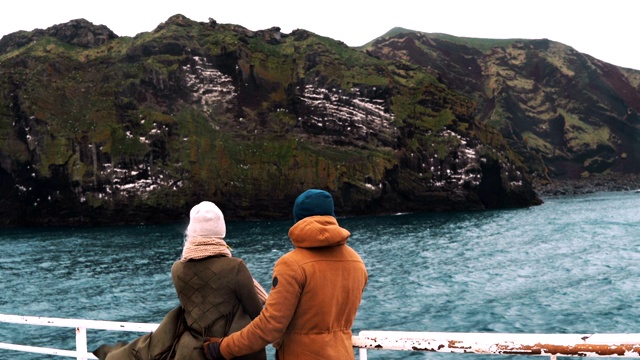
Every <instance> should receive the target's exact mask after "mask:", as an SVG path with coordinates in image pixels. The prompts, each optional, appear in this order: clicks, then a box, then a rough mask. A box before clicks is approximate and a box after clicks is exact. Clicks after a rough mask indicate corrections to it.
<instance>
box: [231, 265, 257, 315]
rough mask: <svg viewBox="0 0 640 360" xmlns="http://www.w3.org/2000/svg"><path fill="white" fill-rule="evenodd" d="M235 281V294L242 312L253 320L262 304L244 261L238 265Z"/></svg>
mask: <svg viewBox="0 0 640 360" xmlns="http://www.w3.org/2000/svg"><path fill="white" fill-rule="evenodd" d="M236 279H237V280H238V281H237V282H236V285H237V288H236V294H237V296H238V300H239V301H240V305H242V308H243V309H244V312H245V313H246V314H247V315H249V317H250V318H251V319H252V320H253V319H255V318H256V317H257V316H258V314H260V311H262V303H261V302H260V298H259V297H258V294H257V292H256V288H255V285H254V284H253V277H252V276H251V273H250V272H249V269H248V268H247V265H246V264H245V263H244V261H241V262H240V263H238V267H237V269H236Z"/></svg>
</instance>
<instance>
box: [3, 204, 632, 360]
mask: <svg viewBox="0 0 640 360" xmlns="http://www.w3.org/2000/svg"><path fill="white" fill-rule="evenodd" d="M639 209H640V193H634V192H617V193H598V194H590V195H582V196H575V197H565V198H554V199H545V204H544V205H542V206H537V207H533V208H529V209H517V210H501V211H489V212H464V213H454V214H405V215H396V216H379V217H363V218H347V219H340V223H341V225H342V226H344V227H345V228H347V229H349V230H350V231H351V232H352V237H351V239H350V240H349V244H350V245H351V246H352V247H353V248H354V249H356V250H357V251H358V252H359V253H360V254H361V256H362V258H363V260H364V261H365V263H366V265H367V269H368V271H369V284H368V286H367V289H366V291H365V294H364V297H363V301H362V304H361V306H360V309H359V312H358V316H357V318H356V321H355V324H354V329H353V330H354V333H357V332H358V331H360V330H406V331H445V332H446V331H454V332H517V333H625V332H626V333H640V307H638V306H637V305H638V303H640V292H639V291H638V286H637V283H638V278H640V267H638V264H640V210H639ZM223 210H224V209H223ZM290 225H291V221H256V222H230V223H228V226H227V227H228V229H227V233H228V235H227V241H228V243H229V244H230V245H231V247H232V248H233V254H234V256H237V257H240V258H242V259H244V260H245V262H246V263H247V265H248V266H249V269H250V270H251V271H252V273H253V275H254V277H256V279H258V281H260V283H262V284H263V285H264V286H265V287H267V285H268V284H270V277H271V269H272V266H273V264H274V263H275V261H276V260H277V259H278V258H279V257H280V256H281V255H282V254H284V253H285V252H287V251H289V250H290V249H291V243H290V241H289V239H288V238H287V231H288V228H289V226H290ZM185 226H186V224H170V225H165V226H137V227H114V228H91V229H78V228H56V229H4V230H0V254H2V256H1V259H0V274H1V275H2V289H3V291H2V292H1V293H0V313H3V314H15V315H28V316H50V317H63V318H85V319H96V320H116V321H135V322H159V321H161V320H162V317H163V316H164V314H165V313H166V312H167V311H168V310H170V309H171V308H173V307H174V306H176V305H177V304H178V301H177V299H176V295H175V292H174V289H173V286H172V284H171V279H170V268H171V265H172V263H173V262H174V261H175V260H176V259H177V258H178V257H179V255H180V251H181V247H182V231H183V230H184V228H185ZM138 335H139V334H134V333H114V332H101V331H95V330H94V331H90V332H89V348H90V349H92V348H95V347H96V346H98V345H99V344H101V343H104V342H114V341H117V340H130V339H133V338H135V337H136V336H138ZM0 342H13V343H17V344H24V345H36V346H48V347H59V348H66V349H72V348H73V347H74V331H73V329H57V328H48V327H33V326H28V325H20V326H18V325H11V324H2V323H0ZM268 350H269V351H270V353H269V354H270V356H272V354H273V352H272V348H271V347H268ZM426 356H437V357H449V358H454V357H455V358H460V356H466V355H456V354H453V355H452V354H424V353H417V352H416V353H412V352H399V351H395V352H394V351H369V358H371V359H405V358H425V357H426ZM49 358H51V359H61V358H60V357H53V356H52V357H47V356H43V355H37V354H22V355H21V354H19V353H16V352H9V351H2V350H0V359H49ZM492 358H495V357H492ZM499 358H503V357H499ZM474 359H479V358H478V357H474Z"/></svg>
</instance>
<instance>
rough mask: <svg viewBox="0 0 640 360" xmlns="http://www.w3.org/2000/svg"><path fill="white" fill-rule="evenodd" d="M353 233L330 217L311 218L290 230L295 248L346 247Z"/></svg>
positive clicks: (290, 236)
mask: <svg viewBox="0 0 640 360" xmlns="http://www.w3.org/2000/svg"><path fill="white" fill-rule="evenodd" d="M349 235H351V233H350V232H349V230H347V229H344V228H341V227H340V225H338V220H336V218H334V217H333V216H330V215H318V216H309V217H306V218H304V219H302V220H300V221H298V222H297V223H296V224H295V225H293V226H292V227H291V229H289V238H291V241H292V242H293V245H295V247H300V248H316V247H326V246H336V245H344V244H346V243H347V239H348V238H349Z"/></svg>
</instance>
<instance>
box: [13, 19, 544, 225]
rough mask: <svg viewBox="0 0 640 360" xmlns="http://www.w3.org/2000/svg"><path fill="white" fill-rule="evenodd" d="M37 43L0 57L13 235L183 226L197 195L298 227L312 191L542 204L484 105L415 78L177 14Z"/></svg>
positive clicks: (485, 204)
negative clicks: (300, 204)
mask: <svg viewBox="0 0 640 360" xmlns="http://www.w3.org/2000/svg"><path fill="white" fill-rule="evenodd" d="M40 31H42V30H36V31H34V32H30V33H17V34H14V35H16V36H14V37H11V39H13V40H12V41H8V40H7V42H5V43H4V44H5V45H4V47H2V46H0V49H2V50H3V52H1V53H0V75H1V76H0V140H1V141H0V189H2V190H3V195H2V198H1V199H0V204H1V205H4V206H3V207H2V208H0V225H2V226H19V225H30V226H33V225H107V224H140V223H155V222H166V221H177V220H181V219H184V218H185V217H186V216H187V215H188V211H189V209H190V208H191V207H192V206H193V205H194V204H196V203H198V202H200V201H202V200H211V201H215V202H216V203H217V204H218V205H219V206H220V207H221V209H223V211H224V212H225V216H226V217H227V218H228V219H256V218H289V217H290V216H291V215H290V214H291V206H292V204H293V201H294V199H295V197H296V196H297V195H298V194H299V193H300V192H302V191H304V190H306V189H308V188H322V189H326V190H328V191H330V192H331V193H332V194H333V196H334V199H335V203H336V212H337V213H338V214H339V215H341V216H346V215H366V214H383V213H397V212H408V211H451V210H483V209H491V208H504V207H521V206H531V205H536V204H539V203H540V202H541V201H540V199H539V198H538V196H537V195H536V193H535V192H534V190H533V187H532V184H531V178H530V177H529V175H528V174H527V173H528V170H527V168H526V167H525V166H523V164H522V162H521V160H520V158H519V157H518V156H517V155H516V154H515V153H514V152H513V151H512V150H511V149H510V148H509V146H508V144H507V143H506V142H505V141H504V139H503V137H502V135H501V134H499V133H497V132H496V131H495V130H493V129H492V128H490V127H487V126H485V125H484V124H482V123H478V122H476V121H475V119H474V117H473V113H474V111H475V103H474V102H473V101H471V100H469V99H468V98H466V97H464V96H461V95H460V94H459V93H457V92H455V91H453V90H452V89H451V88H448V87H446V86H444V85H442V84H441V83H438V81H437V80H436V79H435V78H433V77H431V75H430V74H429V73H428V72H425V71H424V70H423V69H421V68H420V67H417V66H413V65H408V64H406V63H397V62H383V61H380V60H378V59H375V58H373V57H371V56H368V55H366V54H364V53H362V52H359V51H357V50H354V49H349V48H348V47H346V46H345V45H344V44H342V43H339V42H335V41H331V40H330V39H326V38H322V37H318V36H316V35H314V34H312V33H309V32H306V31H302V30H299V31H296V32H294V33H293V34H291V35H287V34H281V33H280V30H279V29H278V28H272V29H268V30H264V31H256V32H251V31H248V30H247V29H244V28H242V27H241V26H237V25H223V24H217V23H215V21H209V22H208V23H198V22H194V21H191V20H189V19H187V18H185V17H184V16H181V15H176V16H173V17H171V18H170V19H169V20H168V21H167V22H165V23H163V24H161V25H159V26H158V27H157V28H156V29H155V30H153V32H150V33H143V34H139V35H138V36H136V38H135V39H126V38H117V37H115V36H114V37H111V35H110V32H109V31H107V29H106V28H100V27H94V26H92V25H91V24H90V23H87V22H84V21H73V22H70V23H68V24H63V25H56V26H54V27H52V28H49V29H47V30H44V31H45V32H47V34H48V35H47V36H51V37H54V38H55V39H57V40H56V41H61V42H63V43H64V44H71V45H73V46H68V45H62V44H61V43H59V42H55V41H54V42H51V41H50V40H47V39H45V38H44V37H42V36H41V35H38V34H39V32H40ZM99 34H102V35H100V36H98V35H99ZM19 38H20V39H21V38H29V39H31V40H30V44H31V45H29V46H21V45H19V44H20V42H19V41H17V40H16V39H19ZM92 39H93V40H92ZM97 39H107V40H106V42H105V43H101V41H102V40H97ZM14 40H15V41H14ZM2 41H5V38H3V40H2ZM6 44H10V45H6ZM0 45H1V44H0ZM89 46H93V47H89ZM107 50H108V51H107ZM44 89H46V91H45V90H44Z"/></svg>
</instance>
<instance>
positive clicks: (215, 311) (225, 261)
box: [93, 201, 267, 360]
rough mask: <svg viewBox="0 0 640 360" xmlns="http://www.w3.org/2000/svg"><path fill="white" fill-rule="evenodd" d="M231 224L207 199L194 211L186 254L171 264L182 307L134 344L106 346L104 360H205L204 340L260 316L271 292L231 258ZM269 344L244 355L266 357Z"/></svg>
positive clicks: (255, 358)
mask: <svg viewBox="0 0 640 360" xmlns="http://www.w3.org/2000/svg"><path fill="white" fill-rule="evenodd" d="M225 235H226V224H225V222H224V216H223V214H222V212H221V211H220V209H219V208H218V207H217V206H216V205H215V204H214V203H212V202H209V201H203V202H201V203H200V204H198V205H196V206H194V207H193V208H192V209H191V212H190V221H189V226H188V227H187V230H186V232H185V241H184V247H183V250H182V255H181V258H180V259H179V260H178V261H176V262H175V263H174V264H173V266H172V268H171V277H172V280H173V285H174V287H175V289H176V293H177V295H178V298H179V300H180V306H178V307H176V308H174V309H173V310H171V311H170V312H169V313H168V314H167V315H165V317H164V319H163V320H162V322H161V323H160V325H159V326H158V328H157V329H156V331H154V332H152V333H150V334H146V335H143V336H141V337H139V338H137V339H136V340H134V341H132V342H130V343H128V344H127V343H124V342H121V343H118V344H115V345H107V344H105V345H102V346H100V347H99V348H98V349H96V350H95V351H94V352H93V354H94V355H95V356H96V357H97V358H98V359H100V360H140V359H171V360H198V359H202V360H204V359H205V353H204V351H203V348H202V342H203V341H205V339H206V338H208V337H211V336H218V337H222V336H226V335H228V334H230V333H232V332H234V331H238V330H240V329H242V328H243V327H245V326H246V325H248V324H249V323H250V322H251V320H252V319H254V318H255V317H257V316H258V314H259V313H260V311H262V307H263V304H264V302H265V301H266V298H267V294H266V293H265V291H264V289H262V287H261V286H260V284H258V283H257V282H256V281H255V280H254V279H253V277H252V276H251V274H250V273H249V269H248V268H247V266H246V265H245V263H244V262H243V261H242V260H241V259H239V258H234V257H232V256H231V251H230V250H229V247H228V246H227V243H226V242H225V241H224V237H225ZM266 358H267V355H266V351H265V349H264V346H263V347H262V348H260V347H255V348H254V349H253V350H252V351H251V353H250V354H247V355H245V356H243V357H241V359H246V360H249V359H251V360H265V359H266Z"/></svg>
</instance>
